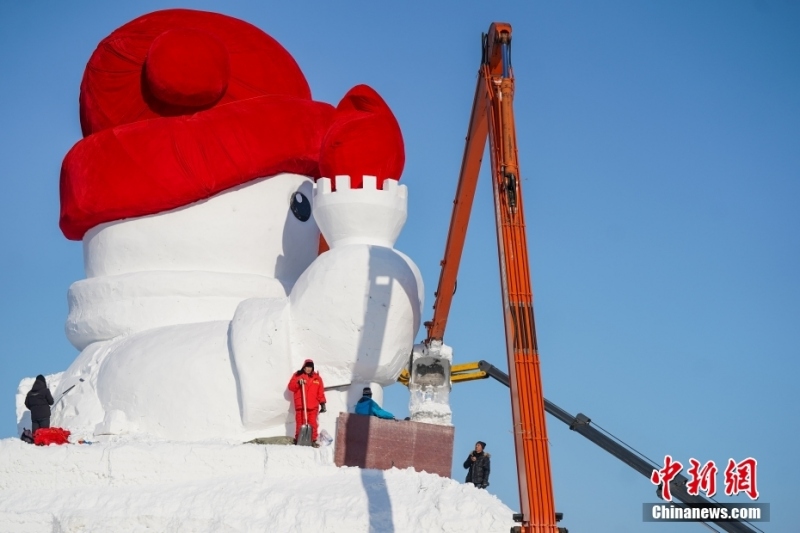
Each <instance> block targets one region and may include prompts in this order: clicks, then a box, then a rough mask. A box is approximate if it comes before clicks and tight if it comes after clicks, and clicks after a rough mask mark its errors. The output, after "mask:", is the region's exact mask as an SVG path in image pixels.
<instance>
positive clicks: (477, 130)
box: [425, 22, 558, 533]
mask: <svg viewBox="0 0 800 533" xmlns="http://www.w3.org/2000/svg"><path fill="white" fill-rule="evenodd" d="M482 44H483V49H482V52H483V53H482V58H481V65H480V69H479V70H478V82H477V87H476V89H475V98H474V101H473V104H472V115H471V117H470V122H469V131H468V132H467V140H466V147H465V149H464V157H463V159H462V161H461V173H460V176H459V179H458V189H457V191H456V198H455V201H454V202H453V213H452V216H451V219H450V230H449V232H448V236H447V244H446V246H445V255H444V259H443V260H442V263H441V264H442V271H441V274H440V276H439V284H438V287H437V290H436V294H435V296H436V301H435V303H434V315H433V319H432V320H431V321H430V322H426V323H425V326H426V327H427V330H428V336H427V340H426V343H427V344H428V345H430V344H431V343H432V342H434V341H439V342H441V341H442V338H443V337H444V330H445V327H446V325H447V316H448V314H449V312H450V305H451V303H452V298H453V293H454V291H455V287H456V277H457V275H458V267H459V264H460V262H461V254H462V251H463V248H464V239H465V237H466V232H467V226H468V224H469V217H470V212H471V210H472V201H473V199H474V197H475V187H476V185H477V182H478V174H479V172H480V166H481V159H482V157H483V151H484V149H485V147H486V140H487V138H488V140H489V156H490V159H491V171H492V182H493V186H492V189H493V191H494V206H495V218H496V225H497V248H498V258H499V266H500V284H501V289H502V303H503V315H504V322H505V332H506V353H507V356H508V368H509V384H510V388H511V412H512V420H513V424H514V448H515V451H516V460H517V472H518V482H519V493H520V511H521V512H520V515H521V516H520V515H518V516H517V518H518V520H519V521H520V522H521V526H520V527H519V531H520V532H522V533H556V532H557V531H558V528H557V527H556V518H555V516H556V513H555V504H554V501H553V484H552V478H551V473H550V454H549V450H548V441H547V429H546V426H545V411H544V396H543V394H542V385H541V376H540V373H539V354H538V347H537V342H536V327H535V324H534V317H533V295H532V291H531V282H530V271H529V267H528V249H527V240H526V236H525V216H524V210H523V206H522V191H521V189H520V185H521V184H520V179H519V165H518V162H517V141H516V128H515V125H514V108H513V102H514V76H513V71H512V69H511V25H509V24H506V23H498V22H496V23H493V24H492V25H491V26H490V27H489V32H488V33H487V34H484V35H483V43H482Z"/></svg>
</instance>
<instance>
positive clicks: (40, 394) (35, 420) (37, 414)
mask: <svg viewBox="0 0 800 533" xmlns="http://www.w3.org/2000/svg"><path fill="white" fill-rule="evenodd" d="M51 405H53V395H52V394H50V389H48V388H47V382H46V381H45V380H44V376H43V375H41V374H39V375H38V376H36V381H34V382H33V387H31V390H30V392H29V393H28V395H27V396H26V397H25V407H27V408H28V409H30V410H31V425H32V427H31V432H34V433H35V432H36V430H37V429H39V428H49V427H50V406H51Z"/></svg>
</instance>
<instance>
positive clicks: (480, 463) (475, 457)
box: [464, 441, 491, 489]
mask: <svg viewBox="0 0 800 533" xmlns="http://www.w3.org/2000/svg"><path fill="white" fill-rule="evenodd" d="M485 447H486V443H485V442H481V441H478V442H477V443H475V450H474V451H473V452H472V453H470V454H469V457H467V460H466V461H464V468H468V469H469V472H467V483H472V484H473V485H475V486H476V487H478V488H479V489H485V488H486V487H488V486H489V471H490V469H491V467H490V463H489V458H490V455H489V454H488V453H486V452H485V451H483V449H484V448H485Z"/></svg>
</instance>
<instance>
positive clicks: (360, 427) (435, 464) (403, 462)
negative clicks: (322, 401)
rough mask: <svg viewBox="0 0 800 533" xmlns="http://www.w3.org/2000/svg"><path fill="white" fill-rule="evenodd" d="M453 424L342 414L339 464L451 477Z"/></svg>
mask: <svg viewBox="0 0 800 533" xmlns="http://www.w3.org/2000/svg"><path fill="white" fill-rule="evenodd" d="M454 438H455V428H453V426H437V425H434V424H423V423H421V422H411V421H395V420H382V419H380V418H376V417H374V416H363V415H356V414H351V413H339V418H338V419H337V420H336V443H335V454H334V461H335V463H336V466H358V467H361V468H375V469H378V470H387V469H389V468H392V467H393V466H395V467H397V468H408V467H409V466H410V467H412V468H414V470H417V471H419V472H421V471H423V470H424V471H425V472H429V473H431V474H439V475H440V476H442V477H450V474H451V472H452V470H451V468H452V464H453V442H454Z"/></svg>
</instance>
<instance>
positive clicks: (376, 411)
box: [356, 387, 395, 420]
mask: <svg viewBox="0 0 800 533" xmlns="http://www.w3.org/2000/svg"><path fill="white" fill-rule="evenodd" d="M361 394H362V396H361V399H360V400H358V403H357V404H356V414H358V415H367V416H377V417H378V418H385V419H387V420H395V418H394V415H393V414H392V413H390V412H389V411H385V410H383V409H381V406H380V405H378V402H376V401H375V400H373V399H372V389H370V388H369V387H364V390H363V391H362V392H361Z"/></svg>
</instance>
